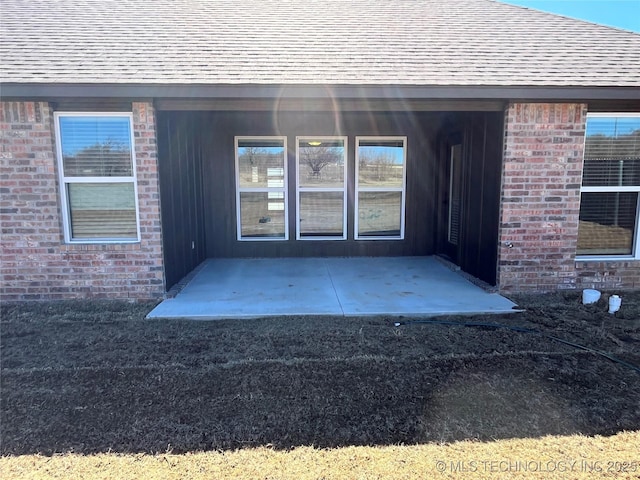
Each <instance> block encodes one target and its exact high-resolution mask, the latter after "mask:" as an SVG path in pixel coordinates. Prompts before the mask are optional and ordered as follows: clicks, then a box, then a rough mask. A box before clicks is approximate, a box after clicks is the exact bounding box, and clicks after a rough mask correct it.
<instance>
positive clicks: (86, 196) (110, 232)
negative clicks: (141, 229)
mask: <svg viewBox="0 0 640 480" xmlns="http://www.w3.org/2000/svg"><path fill="white" fill-rule="evenodd" d="M67 192H68V195H69V215H70V217H71V237H72V238H73V239H98V238H106V239H116V238H117V239H122V238H126V239H137V238H138V232H137V225H136V202H135V191H134V188H133V183H71V184H68V185H67Z"/></svg>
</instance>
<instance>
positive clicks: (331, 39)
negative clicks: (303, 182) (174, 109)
mask: <svg viewBox="0 0 640 480" xmlns="http://www.w3.org/2000/svg"><path fill="white" fill-rule="evenodd" d="M0 22H1V28H0V30H1V53H0V54H1V57H0V65H1V67H0V80H1V81H2V82H4V83H5V84H49V85H51V84H54V85H61V84H128V85H194V84H198V85H240V84H241V85H274V84H276V85H278V84H279V85H314V84H329V85H363V86H385V85H397V86H497V87H500V86H522V87H545V86H552V87H566V86H572V87H640V35H639V34H635V33H632V32H628V31H625V30H619V29H615V28H610V27H604V26H600V25H596V24H592V23H588V22H584V21H580V20H574V19H570V18H566V17H561V16H557V15H552V14H548V13H543V12H539V11H536V10H531V9H526V8H522V7H517V6H512V5H507V4H503V3H500V2H497V1H494V0H127V1H122V0H95V1H92V0H55V1H54V0H2V15H1V19H0Z"/></svg>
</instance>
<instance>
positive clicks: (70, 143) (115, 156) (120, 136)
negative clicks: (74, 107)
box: [59, 116, 133, 177]
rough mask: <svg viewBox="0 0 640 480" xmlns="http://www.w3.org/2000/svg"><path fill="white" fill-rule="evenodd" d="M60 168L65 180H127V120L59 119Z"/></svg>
mask: <svg viewBox="0 0 640 480" xmlns="http://www.w3.org/2000/svg"><path fill="white" fill-rule="evenodd" d="M59 120H60V136H61V138H60V142H61V147H62V165H63V169H64V175H65V176H67V177H130V176H132V175H133V162H132V158H131V143H132V142H131V127H130V123H129V120H130V119H129V118H128V117H64V116H62V117H60V118H59Z"/></svg>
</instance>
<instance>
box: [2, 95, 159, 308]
mask: <svg viewBox="0 0 640 480" xmlns="http://www.w3.org/2000/svg"><path fill="white" fill-rule="evenodd" d="M0 105H1V108H0V133H1V135H2V137H1V140H0V141H1V146H2V148H1V152H0V157H1V159H2V165H1V171H0V178H1V180H2V186H1V190H0V193H1V195H2V196H1V200H0V227H1V229H2V247H1V251H0V262H1V264H0V298H2V300H4V301H14V300H44V299H62V298H85V297H98V298H119V299H147V298H157V297H159V296H161V295H162V294H163V292H164V274H163V263H162V239H161V232H160V199H159V191H158V171H157V149H156V136H155V117H154V111H153V107H152V105H151V104H148V103H134V104H133V117H134V135H135V152H136V161H137V175H138V194H139V207H140V230H141V242H140V243H136V244H115V245H69V244H65V243H64V236H63V232H62V220H61V215H60V200H59V190H58V181H57V173H56V172H57V165H56V159H55V153H54V151H55V147H54V144H55V138H54V133H53V112H52V110H51V108H50V106H49V105H48V103H46V102H2V103H1V104H0Z"/></svg>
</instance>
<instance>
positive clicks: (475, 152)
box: [459, 113, 502, 285]
mask: <svg viewBox="0 0 640 480" xmlns="http://www.w3.org/2000/svg"><path fill="white" fill-rule="evenodd" d="M501 118H502V117H501V115H500V114H499V113H471V114H468V117H467V119H466V121H465V124H466V128H465V143H464V149H465V152H464V160H465V168H464V170H465V177H466V178H465V185H466V188H465V193H464V194H465V198H464V201H463V204H464V211H463V217H462V218H463V222H462V226H463V229H462V232H461V233H462V237H461V238H462V242H461V252H460V259H459V262H460V266H461V267H462V269H463V270H465V271H466V272H468V273H470V274H472V275H474V276H476V277H478V278H480V279H481V280H484V281H485V282H487V283H489V284H492V285H495V283H496V269H497V265H496V263H497V254H498V245H497V238H498V216H499V207H500V205H499V202H500V177H501V175H500V173H501V166H502V120H501Z"/></svg>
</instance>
